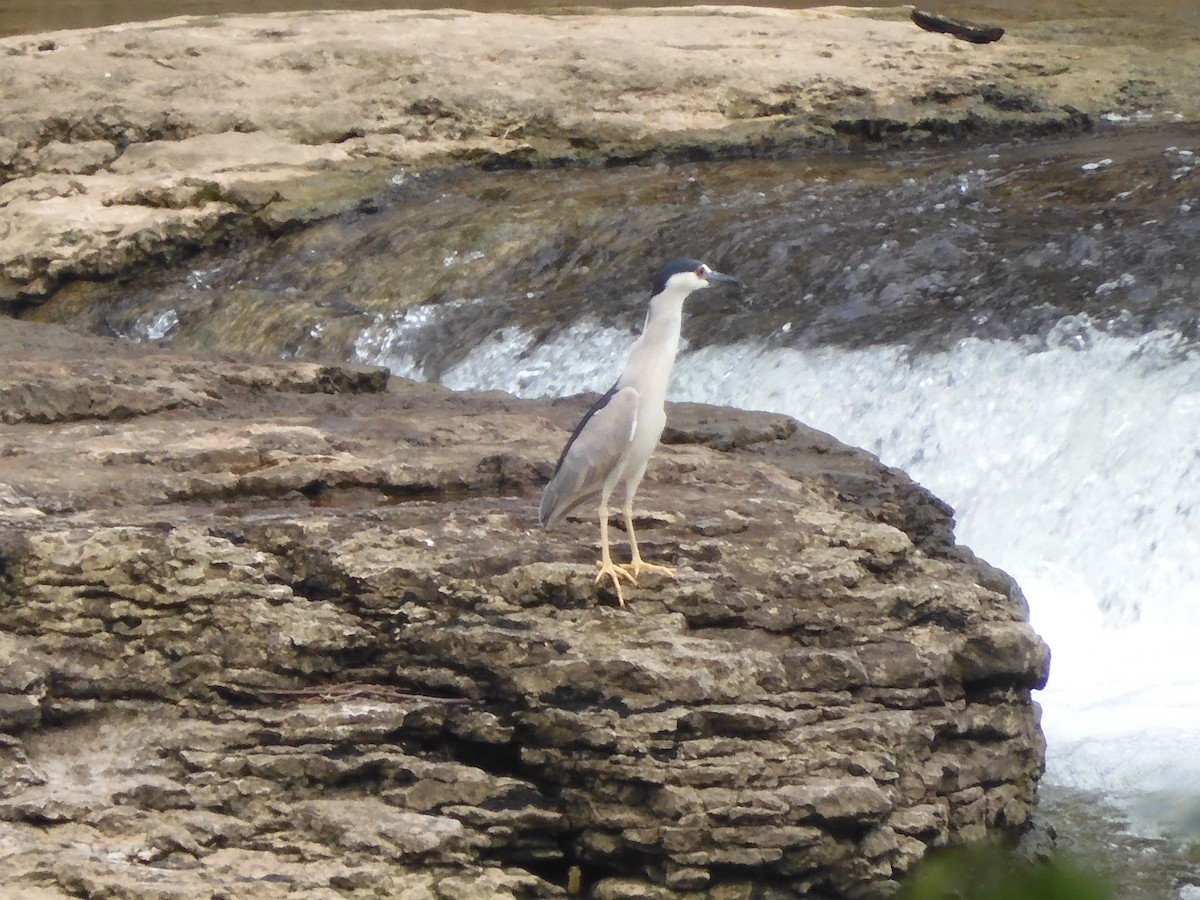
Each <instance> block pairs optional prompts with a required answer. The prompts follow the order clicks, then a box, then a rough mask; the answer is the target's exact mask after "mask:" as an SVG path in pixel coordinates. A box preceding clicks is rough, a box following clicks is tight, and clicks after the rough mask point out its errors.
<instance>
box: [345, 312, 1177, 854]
mask: <svg viewBox="0 0 1200 900" xmlns="http://www.w3.org/2000/svg"><path fill="white" fill-rule="evenodd" d="M410 315H412V313H410ZM417 315H418V317H419V316H420V315H422V314H421V313H417ZM418 324H419V323H418V322H417V321H415V320H414V321H410V322H407V327H408V329H409V332H408V333H409V334H411V332H412V330H413V326H415V325H418ZM396 325H397V326H398V327H400V328H401V329H403V328H404V327H405V323H404V322H397V323H396ZM376 328H377V330H376V331H375V332H374V333H364V336H363V338H362V339H360V341H359V344H358V347H357V351H358V353H357V355H358V358H359V359H360V360H361V361H364V362H372V363H378V364H385V365H386V364H388V363H393V364H395V363H396V362H403V365H401V366H399V368H402V369H405V370H406V371H405V374H409V375H414V374H415V375H417V376H420V374H421V373H420V371H419V370H417V371H414V366H413V365H412V362H411V360H412V357H411V356H410V355H408V354H407V353H405V352H402V351H401V349H400V348H398V347H397V346H396V343H395V341H394V340H392V341H391V342H390V343H389V338H390V337H393V336H394V334H395V333H394V331H393V330H392V329H388V328H386V327H383V323H377V326H376ZM417 330H419V328H418V329H417ZM631 340H632V335H630V334H629V333H627V332H624V331H615V330H612V329H606V328H601V327H599V326H594V325H588V324H586V323H583V324H579V325H576V326H575V327H573V328H572V329H570V330H569V331H567V332H565V333H563V334H562V335H561V336H559V337H558V338H556V339H554V340H552V341H551V342H549V343H547V344H543V345H541V346H536V347H532V346H530V345H531V338H530V337H529V335H527V334H525V333H524V332H522V331H520V330H519V329H516V328H512V329H506V330H504V331H503V332H501V333H499V334H497V335H495V336H494V337H493V338H492V339H491V340H490V341H489V342H487V343H485V344H484V345H482V346H480V347H478V348H476V349H475V350H474V351H472V352H471V354H470V355H469V356H468V357H467V358H466V359H465V360H464V361H463V362H462V363H461V364H459V365H457V366H456V367H455V368H453V369H452V370H450V371H448V372H446V373H444V374H443V377H442V381H443V382H444V383H445V384H447V385H449V386H451V387H455V388H462V389H467V388H470V389H500V390H505V391H510V392H512V393H514V394H518V395H522V396H539V395H560V394H569V393H575V392H578V391H582V390H604V389H606V388H607V387H609V384H610V382H611V381H612V379H613V373H614V372H616V370H617V368H618V367H619V366H620V364H621V363H622V362H623V360H624V355H625V353H626V351H627V349H628V346H629V344H630V342H631ZM581 348H583V349H585V350H586V352H581ZM672 396H673V399H677V400H695V401H703V402H709V403H719V404H729V405H734V406H739V407H744V408H748V409H765V410H773V411H777V412H783V413H787V414H789V415H792V416H795V417H796V418H798V419H800V420H802V421H804V422H806V423H808V424H809V425H812V426H814V427H816V428H819V429H821V430H824V431H827V432H829V433H831V434H833V435H835V436H836V437H838V438H839V439H841V440H843V441H845V442H847V443H850V444H855V445H858V446H861V447H865V448H867V449H868V450H870V451H872V452H873V453H876V454H878V455H879V456H880V457H881V458H882V459H883V461H884V462H886V463H888V464H890V465H894V466H898V467H900V468H902V469H904V470H905V471H907V472H908V473H909V474H910V475H912V477H913V478H914V479H916V480H917V481H919V482H920V483H922V484H924V485H925V486H927V487H928V488H930V489H931V490H932V491H933V492H934V493H936V494H937V495H939V496H940V497H942V498H944V499H945V500H947V501H948V502H949V503H951V504H952V505H953V506H954V508H955V509H956V510H957V520H958V527H957V535H958V539H959V540H960V541H961V542H962V543H965V544H967V545H969V546H971V547H972V548H973V549H974V550H975V551H976V552H977V553H979V555H980V556H982V557H983V558H984V559H987V560H988V561H990V562H992V563H994V564H996V565H998V566H1000V567H1001V568H1003V569H1005V570H1006V571H1008V572H1009V573H1011V574H1012V575H1013V576H1014V577H1015V578H1016V579H1017V581H1018V583H1019V584H1020V585H1021V586H1022V588H1023V589H1024V591H1025V593H1026V596H1027V597H1028V600H1029V603H1030V607H1031V611H1032V612H1031V616H1032V620H1033V625H1034V627H1035V628H1036V629H1037V631H1038V632H1039V633H1040V634H1041V635H1042V636H1043V637H1044V638H1045V639H1046V640H1047V642H1048V643H1049V644H1050V647H1051V650H1052V665H1051V677H1050V683H1049V685H1048V686H1047V688H1046V689H1045V690H1044V691H1043V692H1041V693H1040V696H1039V697H1038V699H1039V700H1040V701H1041V703H1042V705H1043V707H1044V719H1043V726H1044V729H1045V732H1046V736H1047V739H1048V742H1049V752H1048V771H1047V776H1046V777H1047V780H1048V781H1050V782H1053V783H1056V784H1061V785H1064V786H1067V787H1075V788H1081V789H1085V790H1097V791H1101V792H1103V793H1104V794H1105V795H1107V796H1108V797H1110V798H1111V799H1113V800H1114V801H1117V802H1118V803H1120V804H1121V805H1122V806H1124V807H1125V808H1126V809H1127V811H1128V812H1129V813H1130V815H1132V816H1133V817H1134V818H1133V822H1134V825H1135V827H1136V828H1138V830H1141V831H1144V832H1146V833H1161V834H1179V833H1180V832H1190V836H1191V837H1192V838H1193V839H1194V838H1195V836H1196V834H1197V832H1200V824H1198V821H1200V662H1198V661H1197V655H1194V654H1200V354H1195V353H1193V354H1188V353H1186V352H1185V351H1184V349H1183V348H1182V346H1181V345H1180V342H1179V341H1178V340H1177V339H1176V338H1175V337H1174V336H1173V335H1170V334H1163V333H1156V334H1150V335H1146V336H1142V337H1139V338H1131V337H1115V336H1112V335H1109V334H1106V333H1104V332H1103V331H1101V330H1099V329H1097V328H1095V327H1093V326H1092V324H1091V323H1090V322H1088V321H1087V320H1086V319H1082V320H1081V319H1072V320H1067V321H1064V322H1062V323H1060V325H1059V327H1058V328H1056V330H1055V332H1054V333H1053V334H1052V335H1051V336H1050V340H1049V341H1048V342H1045V343H1042V344H1039V345H1038V346H1034V345H1033V344H1032V343H1030V344H1028V345H1023V344H1020V343H1011V342H985V341H979V340H974V339H971V340H965V341H963V342H961V343H960V344H959V345H958V346H956V347H955V348H954V349H952V350H950V351H948V352H942V353H934V354H910V353H909V352H908V351H907V350H905V349H903V348H897V347H892V346H878V347H872V348H869V349H862V350H843V349H837V348H833V347H820V348H815V349H807V350H791V349H775V350H764V349H762V348H761V347H757V346H752V345H738V346H724V347H710V348H705V349H703V350H699V351H696V352H686V351H685V352H684V353H683V354H682V355H681V358H680V360H679V364H678V368H677V370H676V374H675V379H674V384H673V390H672Z"/></svg>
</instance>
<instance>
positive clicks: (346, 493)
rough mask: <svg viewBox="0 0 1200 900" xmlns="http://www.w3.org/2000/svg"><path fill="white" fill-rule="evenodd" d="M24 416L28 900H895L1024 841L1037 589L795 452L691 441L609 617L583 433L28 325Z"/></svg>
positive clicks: (1, 769) (1034, 718) (9, 451)
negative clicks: (562, 476) (1002, 837)
mask: <svg viewBox="0 0 1200 900" xmlns="http://www.w3.org/2000/svg"><path fill="white" fill-rule="evenodd" d="M0 409H3V424H2V425H0V729H2V736H0V818H3V819H4V820H5V822H6V831H7V835H8V837H7V839H6V840H7V845H6V846H7V850H6V853H5V855H4V858H3V860H2V861H0V879H2V880H3V881H4V883H5V885H6V888H7V889H8V890H15V891H21V890H29V891H46V892H49V893H47V896H50V895H61V894H79V893H90V894H103V895H106V896H127V897H175V896H178V897H194V896H207V895H208V894H226V895H236V896H239V897H264V898H265V897H282V896H295V897H325V896H328V897H334V896H355V897H414V898H415V897H430V896H437V897H463V898H477V897H547V896H561V895H565V894H566V892H567V890H568V888H569V887H572V886H573V884H574V883H575V882H576V881H578V882H580V883H581V884H582V886H583V888H584V889H585V890H586V891H589V892H590V893H591V895H592V896H594V897H662V898H669V897H676V896H680V897H682V896H692V897H696V896H702V897H710V898H719V897H733V896H750V895H751V894H752V892H753V891H754V890H756V889H758V888H762V887H764V886H768V885H769V886H770V887H771V890H773V891H774V894H773V896H780V897H784V896H794V897H803V896H809V895H811V894H813V893H816V894H820V895H822V896H843V897H856V898H873V897H885V896H888V895H889V894H890V893H891V892H892V891H893V890H894V888H895V885H896V881H897V879H899V878H900V876H901V875H902V874H903V873H904V872H905V871H906V870H907V869H908V868H909V867H910V866H912V865H913V864H914V863H915V862H916V861H917V860H918V859H920V857H921V856H922V855H923V853H924V852H925V851H926V849H927V848H929V847H934V846H939V845H941V844H945V843H948V842H952V841H957V840H973V839H976V838H980V837H982V836H984V835H986V834H988V833H992V832H996V831H1017V830H1020V829H1021V828H1022V827H1023V826H1024V825H1025V823H1026V822H1027V821H1028V818H1029V815H1030V811H1031V806H1032V803H1033V800H1034V794H1035V790H1036V785H1037V780H1038V776H1039V775H1040V772H1041V769H1042V763H1043V751H1044V745H1043V741H1042V736H1041V732H1040V730H1039V727H1038V709H1037V706H1036V704H1034V703H1033V702H1031V700H1030V690H1031V689H1033V688H1036V687H1037V686H1039V685H1040V684H1042V683H1043V681H1044V679H1045V677H1046V668H1047V651H1046V647H1045V646H1044V644H1042V642H1041V641H1040V640H1039V639H1038V638H1037V637H1036V635H1034V634H1033V632H1032V631H1031V630H1030V628H1029V625H1028V622H1027V621H1026V617H1025V611H1024V608H1023V605H1022V602H1021V600H1020V596H1019V592H1016V591H1015V590H1014V591H1010V590H1008V589H1007V588H1008V583H1007V582H1003V581H1002V580H1001V581H999V582H998V580H997V574H996V573H995V570H992V569H990V568H988V567H986V566H985V565H983V564H981V563H978V561H976V560H974V558H973V557H970V556H969V555H968V554H965V553H964V551H962V549H961V548H957V547H956V546H955V545H954V543H953V538H952V520H951V518H950V514H949V511H948V510H947V508H946V507H945V506H944V504H941V503H939V502H938V501H936V500H934V499H933V498H932V497H930V496H929V495H928V494H927V493H925V492H924V491H923V490H922V489H921V488H919V487H918V486H916V485H914V484H912V483H911V482H910V481H909V480H908V479H907V478H906V477H905V476H904V475H903V474H902V473H899V472H896V471H894V470H889V469H887V468H885V467H883V466H881V465H880V464H879V463H878V461H877V460H875V459H874V458H872V457H870V456H868V455H867V454H864V453H861V452H859V451H854V450H851V449H849V448H845V447H842V446H841V445H837V444H836V442H834V441H832V439H830V438H828V437H827V436H823V435H819V434H817V433H815V432H812V431H810V430H809V429H806V428H805V427H804V426H802V425H799V424H798V423H794V422H791V421H790V420H786V419H784V418H782V417H779V416H768V415H755V414H749V413H735V412H733V411H722V410H718V409H713V408H708V407H677V408H674V409H673V410H672V411H671V416H672V428H673V431H672V433H671V444H669V445H667V446H664V447H663V448H662V449H661V451H660V453H659V454H658V456H657V457H656V459H655V461H654V463H653V464H652V466H651V469H650V475H649V477H648V479H647V481H646V483H645V485H644V487H643V490H642V491H641V492H640V494H639V501H640V506H641V507H642V508H643V509H644V511H645V515H644V518H643V521H644V523H645V524H644V525H643V532H642V534H643V539H644V545H643V546H644V550H645V551H646V553H647V555H651V554H653V556H654V557H655V558H661V559H665V560H666V561H667V562H670V563H672V564H674V565H676V566H678V567H679V576H678V578H677V579H676V580H668V579H664V578H661V577H646V578H645V579H644V580H643V583H642V584H641V585H639V586H637V587H636V588H632V587H631V588H630V589H629V590H628V592H627V595H628V599H629V606H628V608H627V609H619V608H616V607H615V606H614V603H613V598H612V597H611V596H610V595H609V593H608V591H607V589H606V588H605V587H604V586H603V585H600V586H599V587H598V586H597V585H596V584H595V583H594V579H593V575H594V571H595V570H594V567H593V565H592V563H593V562H594V559H595V556H596V542H597V528H596V525H595V523H594V522H593V520H592V519H593V517H592V515H591V514H590V513H586V514H583V515H581V516H580V518H579V519H578V520H573V521H571V522H569V523H568V524H567V525H566V526H565V527H564V528H563V529H562V530H561V531H558V532H552V533H545V532H543V531H542V530H541V529H539V528H538V527H537V525H536V515H535V506H536V498H537V496H538V494H539V491H540V488H541V485H542V484H543V483H544V481H545V479H546V478H547V476H548V475H549V473H550V471H551V467H552V466H553V463H554V459H555V458H556V455H557V451H558V449H559V446H560V443H561V441H562V439H563V438H564V437H565V435H566V429H567V428H569V427H570V426H571V425H573V424H574V420H575V417H576V416H577V415H578V414H579V412H580V409H581V407H580V406H579V405H578V404H576V405H572V404H566V403H556V404H550V403H544V402H532V401H529V402H525V401H518V400H514V399H512V398H509V397H505V396H503V395H498V394H490V395H478V396H469V395H456V394H453V393H451V392H449V391H447V390H445V389H442V388H438V387H435V386H419V385H408V384H406V383H404V382H400V381H397V380H392V381H390V382H389V381H388V380H387V379H386V378H385V377H384V375H383V374H382V373H380V372H378V371H376V370H370V369H363V368H360V367H352V366H337V365H317V364H301V363H256V362H251V361H246V360H238V359H233V358H213V359H197V358H187V357H180V356H170V355H166V354H162V353H156V352H152V351H150V350H147V349H146V348H143V347H139V346H135V345H127V344H116V343H112V342H105V341H102V340H99V339H87V338H82V337H78V336H75V335H71V334H70V333H68V332H65V331H62V330H60V329H57V328H53V327H49V326H33V325H29V324H26V323H20V322H13V323H10V326H6V329H5V330H4V331H3V332H0ZM818 445H819V446H820V447H821V450H820V452H816V451H814V450H813V448H814V447H815V446H818ZM616 534H617V535H618V536H619V534H620V533H619V531H618V532H616ZM617 547H618V549H617V553H618V555H620V554H621V553H622V552H623V548H622V547H621V545H620V542H619V538H618V545H617ZM997 587H999V588H1000V590H997ZM55 892H57V894H56V893H55Z"/></svg>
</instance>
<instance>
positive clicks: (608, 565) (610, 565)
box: [596, 559, 637, 606]
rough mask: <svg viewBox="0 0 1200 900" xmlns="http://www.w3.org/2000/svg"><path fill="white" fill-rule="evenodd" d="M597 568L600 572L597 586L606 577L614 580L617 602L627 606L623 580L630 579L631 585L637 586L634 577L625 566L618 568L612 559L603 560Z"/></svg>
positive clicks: (597, 576) (597, 574) (597, 577)
mask: <svg viewBox="0 0 1200 900" xmlns="http://www.w3.org/2000/svg"><path fill="white" fill-rule="evenodd" d="M596 568H597V569H599V570H600V571H599V572H597V573H596V584H599V583H600V582H601V581H603V580H604V578H605V576H607V577H608V578H611V579H612V586H613V590H614V591H616V592H617V602H618V603H619V604H621V605H622V606H624V605H625V594H624V593H622V591H621V579H622V578H628V579H629V583H630V584H637V581H636V580H635V579H634V577H633V576H632V575H631V574H629V573H628V572H626V571H625V567H624V566H618V565H617V564H616V563H614V562H613V561H612V560H611V559H602V560H600V561H599V562H598V563H596Z"/></svg>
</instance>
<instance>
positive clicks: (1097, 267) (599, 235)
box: [34, 127, 1200, 375]
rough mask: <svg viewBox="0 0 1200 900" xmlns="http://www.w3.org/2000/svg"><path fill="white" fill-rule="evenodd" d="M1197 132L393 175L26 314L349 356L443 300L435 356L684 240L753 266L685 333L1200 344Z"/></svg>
mask: <svg viewBox="0 0 1200 900" xmlns="http://www.w3.org/2000/svg"><path fill="white" fill-rule="evenodd" d="M1198 151H1200V133H1198V132H1197V130H1196V129H1191V128H1181V127H1168V128H1159V129H1121V128H1116V127H1114V128H1110V129H1108V130H1105V131H1103V132H1101V133H1097V134H1094V135H1091V136H1087V137H1083V138H1075V139H1071V140H1065V141H1061V142H1058V143H1042V144H1037V145H1005V146H997V147H992V148H982V149H973V150H970V151H966V152H927V151H919V152H917V151H914V152H905V153H896V152H895V151H891V152H888V153H878V154H842V155H836V156H824V157H805V158H802V159H795V160H785V161H775V162H761V161H748V162H737V163H721V164H706V165H688V166H680V167H668V166H665V165H656V166H650V167H637V166H630V167H625V168H620V169H613V170H595V171H548V172H547V171H541V172H493V173H485V172H478V171H467V172H455V173H448V174H444V175H440V176H439V175H425V176H421V177H418V176H415V175H410V174H407V173H403V172H398V173H397V174H396V176H395V177H394V179H393V181H394V185H393V187H392V188H391V189H390V190H388V191H387V192H386V193H385V194H384V195H382V196H380V197H379V198H378V199H377V200H376V201H373V202H371V203H369V204H367V205H366V207H365V208H364V209H362V210H361V211H359V212H358V213H356V214H353V215H350V216H347V217H343V218H339V219H335V220H330V221H328V222H325V223H322V224H319V225H317V226H316V227H313V228H310V229H307V230H305V231H302V232H298V233H295V234H291V235H286V236H283V237H280V238H277V239H273V240H269V241H266V242H256V243H253V244H250V243H247V244H243V245H241V246H238V247H233V248H218V249H216V250H213V251H209V252H206V253H202V254H200V255H199V256H196V257H194V258H191V259H189V260H187V261H186V262H185V264H184V265H182V266H178V267H176V268H174V269H169V270H165V271H160V272H156V273H153V274H152V275H151V276H150V277H148V278H145V279H143V280H141V281H138V282H136V283H133V284H125V283H110V284H102V285H98V286H96V287H95V290H94V291H88V290H83V289H73V290H72V291H71V292H68V296H69V298H70V299H69V300H67V299H63V298H59V299H58V300H55V301H51V302H50V303H49V304H47V305H46V307H44V308H43V309H42V310H40V311H37V312H36V313H35V314H34V315H36V316H37V317H39V318H57V319H68V320H72V321H75V322H76V323H77V324H81V325H84V326H85V327H87V328H89V329H91V330H94V331H98V332H102V333H109V334H116V335H123V336H129V337H135V338H143V339H145V338H150V339H161V340H162V342H163V343H164V344H166V345H169V346H177V347H180V348H186V349H205V348H212V347H222V348H227V349H242V350H249V351H254V352H260V353H267V354H270V355H303V356H326V357H335V358H342V359H344V358H347V357H349V356H351V355H352V348H353V345H354V341H355V340H356V338H357V337H358V336H359V335H360V334H361V333H362V332H363V330H364V329H365V328H366V327H367V326H368V325H369V324H371V323H372V322H373V321H375V320H376V319H377V318H378V317H379V316H381V315H383V316H386V315H392V314H397V313H401V312H403V311H404V310H407V309H411V308H414V307H418V306H422V305H425V304H434V305H441V306H442V307H443V311H442V314H441V316H440V317H439V319H438V322H439V324H438V326H437V327H438V329H439V330H438V331H436V332H431V333H429V334H428V335H426V337H425V340H424V342H423V346H422V347H421V348H420V354H421V359H420V361H421V362H422V364H423V365H424V366H425V368H426V370H427V371H428V372H430V373H431V374H433V375H436V374H437V373H438V372H440V371H444V370H445V369H446V368H447V367H449V366H452V365H454V364H455V363H456V362H458V361H459V360H460V359H461V358H462V356H463V354H465V353H466V352H467V351H468V350H469V349H470V348H471V347H473V346H475V345H477V344H479V343H480V342H481V341H482V340H484V339H485V338H487V337H488V336H489V335H491V334H493V333H494V332H495V331H497V330H498V329H500V328H502V327H504V326H507V325H520V326H522V327H524V328H527V329H533V330H534V331H536V332H537V333H538V334H539V335H541V336H542V337H543V338H550V337H553V336H554V335H556V334H558V333H559V332H561V331H562V330H563V329H564V328H566V327H568V326H570V325H571V324H572V323H574V322H576V321H578V320H580V319H589V320H595V321H598V322H599V323H601V324H618V325H625V326H628V327H630V328H633V327H635V326H636V325H637V324H638V323H640V320H641V317H642V315H643V314H644V313H643V302H644V298H645V292H646V290H647V288H648V285H649V283H650V282H649V279H650V277H651V275H652V273H653V272H654V271H655V270H656V269H657V268H658V267H659V266H660V265H661V264H662V262H664V261H665V260H667V259H670V258H673V257H675V256H684V255H687V256H698V257H702V258H704V259H706V260H707V261H708V262H710V263H711V264H712V265H714V266H717V267H719V268H721V269H722V270H724V271H731V272H734V273H736V274H738V275H740V276H741V277H743V279H745V280H746V281H747V282H748V284H749V290H748V291H747V292H746V293H744V294H733V293H726V294H723V295H721V296H720V297H717V296H710V297H708V298H706V300H705V302H704V303H703V304H694V305H693V307H692V308H691V309H690V313H689V316H690V317H689V323H688V332H689V334H688V337H689V340H691V342H692V346H693V347H703V346H705V345H707V344H729V343H733V342H735V341H738V340H744V339H749V340H752V341H754V342H756V343H761V344H764V345H766V346H768V347H779V346H791V347H805V346H815V345H829V344H833V345H838V346H843V347H851V348H852V347H862V346H869V345H875V344H901V345H904V346H907V347H910V348H912V349H913V350H914V351H916V352H932V351H937V350H944V349H946V348H948V347H950V346H953V345H955V344H956V343H957V342H958V341H960V340H961V339H962V338H964V337H969V336H974V337H979V338H984V339H1015V338H1020V337H1026V338H1031V339H1033V340H1035V341H1037V340H1044V339H1045V338H1046V336H1047V335H1048V334H1050V333H1051V332H1052V331H1053V333H1054V336H1055V339H1056V340H1062V339H1063V337H1064V335H1063V334H1062V330H1063V328H1064V326H1063V325H1062V322H1063V319H1064V317H1068V316H1080V315H1086V316H1087V317H1088V319H1089V320H1090V324H1091V325H1093V326H1095V327H1098V328H1100V329H1102V330H1104V331H1107V332H1110V333H1116V334H1141V333H1144V332H1147V331H1150V330H1154V329H1166V330H1170V331H1173V332H1177V333H1179V334H1181V335H1183V336H1184V337H1185V338H1187V339H1188V340H1189V341H1194V339H1195V338H1196V336H1197V333H1198V331H1200V309H1198V305H1197V303H1196V297H1197V296H1198V295H1200V254H1197V253H1196V251H1195V248H1196V247H1197V246H1200V177H1198V176H1197V169H1196V161H1197V157H1196V156H1195V155H1194V154H1195V153H1196V152H1198ZM476 300H478V301H480V302H471V301H476ZM164 316H165V318H164ZM1066 337H1068V338H1069V337H1070V336H1069V335H1068V336H1066ZM1082 339H1083V338H1081V340H1082Z"/></svg>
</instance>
